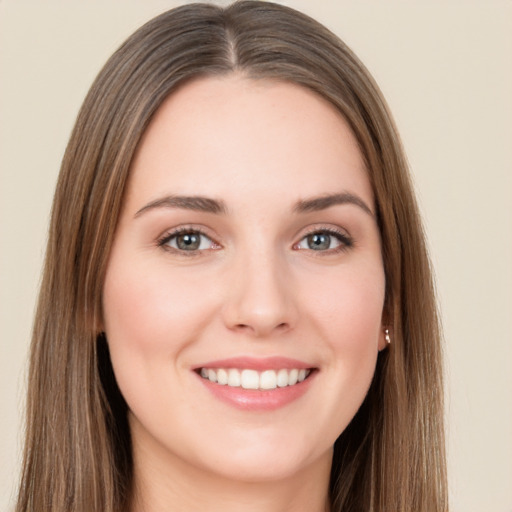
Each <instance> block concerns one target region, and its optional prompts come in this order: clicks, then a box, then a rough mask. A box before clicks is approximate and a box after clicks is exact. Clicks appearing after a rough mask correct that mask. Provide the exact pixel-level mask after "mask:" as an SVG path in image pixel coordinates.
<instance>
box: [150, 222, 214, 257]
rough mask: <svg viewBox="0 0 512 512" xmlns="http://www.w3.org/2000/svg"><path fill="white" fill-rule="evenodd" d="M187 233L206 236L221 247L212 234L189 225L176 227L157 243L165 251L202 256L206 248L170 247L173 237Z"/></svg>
mask: <svg viewBox="0 0 512 512" xmlns="http://www.w3.org/2000/svg"><path fill="white" fill-rule="evenodd" d="M187 234H191V235H192V234H193V235H199V236H203V237H206V238H207V239H208V240H210V241H211V243H212V245H218V246H219V247H220V245H219V244H217V243H216V242H215V241H214V240H212V238H211V236H209V235H208V234H206V233H205V232H204V231H203V230H202V229H201V228H197V227H187V226H183V227H180V228H176V229H174V230H173V231H171V232H168V233H166V234H165V235H164V236H162V237H161V238H159V239H158V241H157V245H158V247H161V248H162V249H163V250H165V251H169V252H174V253H178V254H180V255H183V256H201V255H202V253H204V252H205V250H204V249H201V250H199V249H195V250H190V251H186V250H180V249H177V248H175V247H170V246H169V245H167V244H168V243H169V242H170V241H171V240H172V239H174V238H177V237H178V236H180V235H187Z"/></svg>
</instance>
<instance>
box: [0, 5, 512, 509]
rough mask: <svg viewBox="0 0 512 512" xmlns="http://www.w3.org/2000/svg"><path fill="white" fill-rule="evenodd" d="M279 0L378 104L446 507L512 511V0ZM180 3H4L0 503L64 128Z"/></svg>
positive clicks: (17, 423)
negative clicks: (393, 164) (443, 401)
mask: <svg viewBox="0 0 512 512" xmlns="http://www.w3.org/2000/svg"><path fill="white" fill-rule="evenodd" d="M180 3H183V2H180ZM284 3H286V4H287V5H290V6H292V7H296V8H298V9H300V10H303V11H305V12H306V13H308V14H311V15H313V16H314V17H315V18H317V19H318V20H319V21H321V22H323V23H324V24H326V25H327V26H328V27H329V28H331V29H332V30H333V31H335V32H336V33H337V34H339V35H340V36H341V37H342V38H343V39H344V40H345V41H346V42H347V43H348V44H349V45H350V46H351V47H352V48H353V49H354V50H355V52H356V53H357V54H358V55H359V57H360V58H361V59H362V60H363V62H364V63H365V64H366V65H367V66H368V68H369V69H370V71H371V72H372V73H373V74H374V76H375V78H376V79H377V81H378V83H379V84H380V86H381V88H382V90H383V92H384V94H385V96H386V98H387V99H388V102H389V104H390V106H391V110H392V111H393V113H394V115H395V118H396V121H397V124H398V127H399V130H400V132H401V135H402V137H403V141H404V145H405V148H406V151H407V154H408V157H409V160H410V163H411V168H412V173H413V176H414V181H415V183H416V186H417V192H418V196H419V200H420V205H421V209H422V212H423V215H424V220H425V225H426V228H427V233H428V238H429V243H430V247H431V252H432V258H433V262H434V266H435V270H436V275H437V283H438V290H439V298H440V302H441V307H442V315H443V320H444V327H445V338H446V361H447V364H446V376H447V396H448V403H447V424H448V427H447V430H448V452H449V477H450V494H451V505H452V510H453V511H455V512H488V511H495V512H511V511H512V2H510V1H497V0H487V1H485V2H484V1H483V0H481V1H480V2H472V1H462V0H461V1H454V0H448V1H433V2H430V1H427V0H425V1H423V2H422V1H419V0H416V1H397V0H388V1H387V2H379V1H378V0H376V1H372V2H370V1H361V0H353V1H350V2H348V1H336V0H323V1H322V0H320V1H316V2H311V1H307V0H295V1H288V2H284ZM177 4H178V2H172V1H167V2H164V1H156V0H146V1H142V0H141V1H139V2H135V1H130V0H117V1H114V0H108V1H105V0H102V1H98V0H88V1H87V2H65V1H56V0H46V1H45V2H41V1H39V0H34V1H28V0H0V87H1V89H0V116H1V117H0V166H1V167H0V169H1V174H0V179H1V183H0V244H1V251H0V315H1V316H0V326H1V329H0V332H1V340H0V343H1V358H0V400H1V402H0V407H1V409H0V410H1V415H0V509H1V510H9V509H10V506H12V503H13V496H14V486H15V481H16V476H17V471H18V467H19V460H20V450H21V447H20V444H21V438H22V421H21V415H22V403H23V400H24V392H25V372H26V359H27V350H28V344H29V338H30V330H31V324H32V317H33V311H34V304H35V300H36V295H37V289H38V284H39V279H40V272H41V265H42V259H43V254H44V248H45V240H46V229H47V222H48V218H49V210H50V206H51V199H52V194H53V189H54V186H55V181H56V177H57V172H58V169H59V163H60V159H61V158H62V154H63V151H64V147H65V144H66V142H67V138H68V136H69V133H70V130H71V127H72V125H73V122H74V119H75V116H76V114H77V111H78V108H79V106H80V104H81V101H82V99H83V97H84V95H85V93H86V91H87V89H88V87H89V85H90V84H91V82H92V80H93V78H94V76H95V75H96V73H97V72H98V71H99V69H100V67H101V66H102V64H103V63H104V62H105V60H106V59H107V57H108V56H109V55H110V54H111V53H112V52H113V51H114V50H115V49H116V48H117V46H118V45H119V44H120V43H121V42H122V41H123V40H124V39H125V38H126V37H127V36H128V35H129V34H130V33H131V32H132V31H133V30H135V29H136V28H137V27H138V26H139V25H141V24H142V23H143V22H144V21H146V20H147V19H149V18H150V17H152V16H154V15H156V14H158V13H160V12H162V11H163V10H165V9H167V8H169V7H172V6H174V5H177ZM421 306H422V305H421V304H418V307H421Z"/></svg>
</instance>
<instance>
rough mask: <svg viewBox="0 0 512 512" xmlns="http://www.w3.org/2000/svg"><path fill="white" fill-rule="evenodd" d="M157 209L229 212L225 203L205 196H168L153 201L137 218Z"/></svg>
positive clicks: (137, 214) (139, 211)
mask: <svg viewBox="0 0 512 512" xmlns="http://www.w3.org/2000/svg"><path fill="white" fill-rule="evenodd" d="M156 208H181V209H184V210H194V211H197V212H206V213H215V214H225V213H226V212H227V208H226V205H225V203H224V201H219V200H217V199H211V198H209V197H203V196H166V197H162V198H160V199H155V200H154V201H151V202H150V203H148V204H147V205H146V206H143V207H142V208H141V209H140V210H138V211H137V213H136V214H135V217H139V216H140V215H142V214H143V213H145V212H147V211H149V210H154V209H156Z"/></svg>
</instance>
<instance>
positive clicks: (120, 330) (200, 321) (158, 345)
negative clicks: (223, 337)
mask: <svg viewBox="0 0 512 512" xmlns="http://www.w3.org/2000/svg"><path fill="white" fill-rule="evenodd" d="M115 256H116V255H115V254H114V257H113V259H112V261H111V263H110V265H109V269H108V271H107V276H106V280H105V286H104V292H103V316H104V324H105V332H106V336H107V340H108V345H109V349H110V355H111V360H112V365H113V368H114V372H115V375H116V378H117V380H118V384H119V386H120V388H121V390H122V391H123V394H125V395H133V394H134V393H138V394H140V395H142V394H143V393H145V392H146V393H148V390H150V389H151V388H152V387H154V386H155V385H156V384H158V383H157V382H156V380H157V376H159V378H162V375H163V376H167V375H170V373H169V370H170V369H171V367H173V366H174V367H176V366H179V364H180V361H181V359H180V354H181V352H182V351H183V350H184V349H185V348H186V347H187V346H188V345H189V344H190V343H192V342H193V341H194V340H195V339H196V338H197V336H198V333H199V332H200V331H201V328H202V326H203V325H204V323H205V322H206V321H207V319H208V318H209V317H211V312H212V311H213V310H214V304H213V302H214V300H213V299H214V298H212V297H211V296H208V295H206V294H204V293H201V291H202V287H201V283H197V282H195V281H196V280H197V279H196V278H194V277H192V276H185V278H184V277H183V273H181V279H180V275H179V273H178V275H174V274H176V273H174V274H173V273H172V272H169V269H168V268H167V269H166V268H160V266H159V265H158V264H157V263H155V262H153V265H149V266H148V265H141V264H138V263H137V260H136V259H134V260H124V261H123V260H121V259H116V258H115ZM162 267H165V265H163V266H162ZM159 369H161V370H162V372H159V371H158V370H159ZM135 382H137V386H139V391H137V390H134V389H132V388H134V386H135ZM144 390H146V391H144ZM150 394H151V393H149V395H150ZM149 395H148V396H149ZM126 398H128V396H126Z"/></svg>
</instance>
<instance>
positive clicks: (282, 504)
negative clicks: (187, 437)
mask: <svg viewBox="0 0 512 512" xmlns="http://www.w3.org/2000/svg"><path fill="white" fill-rule="evenodd" d="M133 448H134V487H133V489H134V492H133V500H132V504H131V507H130V512H171V511H173V512H174V511H181V510H186V511H187V512H196V511H197V512H199V511H204V510H208V512H261V511H265V512H292V511H293V512H327V511H329V477H330V468H331V454H330V453H328V454H326V456H325V457H323V458H322V459H320V460H317V461H314V462H313V463H312V464H310V465H309V466H307V467H304V468H301V469H300V470H299V471H297V472H296V473H294V474H293V475H289V476H286V477H283V478H280V479H276V480H268V481H261V480H258V481H244V480H235V479H233V478H228V477H226V476H224V475H221V474H216V473H212V472H209V471H205V470H203V469H201V468H197V467H194V466H191V465H190V464H188V463H187V462H186V461H183V460H181V459H179V458H176V457H172V456H169V455H168V454H166V455H165V457H157V458H155V457H151V456H150V453H148V452H147V451H146V450H144V448H143V447H141V446H139V447H137V446H134V447H133ZM153 453H154V452H153ZM164 459H165V460H164Z"/></svg>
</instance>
